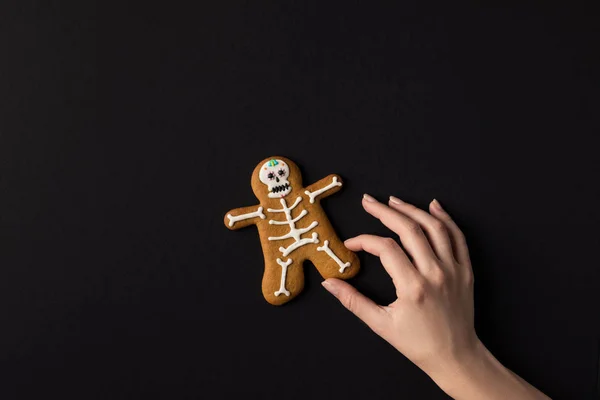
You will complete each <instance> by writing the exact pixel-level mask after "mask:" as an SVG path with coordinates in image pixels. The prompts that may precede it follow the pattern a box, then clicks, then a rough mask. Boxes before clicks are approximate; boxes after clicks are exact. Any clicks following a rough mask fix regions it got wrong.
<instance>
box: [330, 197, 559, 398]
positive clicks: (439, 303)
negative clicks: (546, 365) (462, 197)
mask: <svg viewBox="0 0 600 400" xmlns="http://www.w3.org/2000/svg"><path fill="white" fill-rule="evenodd" d="M362 205H363V207H364V209H365V211H367V212H368V213H369V214H371V215H372V216H374V217H375V218H377V219H379V220H380V221H381V222H382V223H383V224H384V225H385V226H386V227H388V228H389V229H390V231H391V232H392V233H393V234H395V235H397V237H398V239H399V242H400V243H401V245H402V246H401V245H400V243H399V242H398V241H397V240H396V239H395V238H392V237H380V236H374V235H360V236H356V237H354V238H351V239H348V240H347V241H346V242H345V244H346V247H348V248H349V249H350V250H353V251H366V252H368V253H371V254H373V255H375V256H377V257H379V259H380V261H381V264H382V265H383V267H384V268H385V270H386V271H387V273H388V274H389V275H390V277H391V278H392V281H393V283H394V286H395V288H396V295H397V297H398V298H397V299H396V300H395V301H394V302H393V303H391V304H389V305H387V306H382V305H378V304H376V303H374V302H373V301H372V300H371V299H369V298H368V297H366V296H364V295H363V294H362V293H360V292H358V291H357V290H356V289H355V288H354V287H352V286H351V285H350V284H349V283H347V282H345V281H342V280H339V279H334V278H331V279H327V280H325V281H324V282H323V286H324V287H325V288H326V289H327V290H328V291H329V292H330V293H332V294H333V295H334V296H335V297H336V298H337V299H338V300H339V301H340V302H341V303H342V305H344V307H346V308H347V309H348V310H350V311H351V312H352V313H354V314H355V315H356V316H357V317H358V318H360V319H361V320H363V321H364V322H365V323H366V324H367V325H368V326H369V327H370V328H371V329H372V330H373V331H374V332H375V333H376V334H378V335H379V336H381V337H382V338H383V339H385V340H386V341H388V342H389V343H390V344H391V345H392V346H394V347H395V348H396V349H397V350H398V351H400V352H401V353H402V354H404V355H405V356H406V357H407V358H408V359H409V360H411V361H412V362H413V363H414V364H415V365H417V366H418V367H419V368H421V369H422V370H423V371H424V372H425V373H426V374H427V375H429V376H430V377H431V379H433V381H434V382H435V383H436V384H437V385H438V386H439V387H440V388H441V389H442V390H443V391H444V392H446V393H447V394H448V395H449V396H451V397H453V398H454V399H457V400H471V399H473V400H475V399H477V400H482V399H489V400H496V399H498V400H505V399H518V400H520V399H523V400H530V399H531V400H534V399H535V400H538V399H549V397H547V396H546V395H544V394H543V393H542V392H540V391H539V390H537V389H536V388H534V387H533V386H531V385H530V384H529V383H527V382H526V381H525V380H523V379H521V378H520V377H519V376H517V375H516V374H515V373H513V372H512V371H510V370H509V369H507V368H506V367H504V366H503V365H502V364H501V363H500V362H499V361H498V360H496V358H495V357H494V356H493V355H492V354H491V353H490V352H489V351H488V350H487V349H486V348H485V346H484V345H483V344H482V343H481V341H480V340H479V338H478V337H477V334H476V333H475V328H474V323H473V271H472V269H471V261H470V258H469V250H468V248H467V244H466V241H465V237H464V235H463V233H462V232H461V230H460V229H459V228H458V226H457V225H456V223H455V222H454V221H453V220H452V218H451V217H450V215H449V214H448V213H447V212H446V211H444V209H443V208H442V206H441V205H440V203H439V202H438V201H437V200H433V201H432V202H431V204H430V205H429V212H426V211H423V210H421V209H419V208H417V207H415V206H412V205H410V204H408V203H405V202H403V201H402V200H400V199H398V198H396V197H393V196H392V197H390V199H389V201H388V204H383V203H380V202H378V201H377V200H375V199H374V198H373V197H371V196H369V195H367V194H365V195H364V197H363V200H362Z"/></svg>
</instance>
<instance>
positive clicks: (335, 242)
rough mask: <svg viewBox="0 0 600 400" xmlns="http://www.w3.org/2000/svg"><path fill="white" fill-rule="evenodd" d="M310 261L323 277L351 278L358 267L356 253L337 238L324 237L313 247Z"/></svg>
mask: <svg viewBox="0 0 600 400" xmlns="http://www.w3.org/2000/svg"><path fill="white" fill-rule="evenodd" d="M315 250H316V251H315V252H314V253H313V255H312V257H311V261H312V262H313V264H315V267H316V268H317V269H318V270H319V273H320V274H321V275H322V276H323V278H325V279H327V278H340V279H347V278H352V277H353V276H354V275H356V273H357V272H358V270H359V268H360V262H359V260H358V257H357V256H356V254H355V253H354V252H352V251H350V250H348V249H347V248H346V246H344V244H343V243H342V242H341V241H340V240H339V239H338V238H337V237H334V238H332V239H325V240H323V241H322V242H321V243H320V246H317V247H316V248H315Z"/></svg>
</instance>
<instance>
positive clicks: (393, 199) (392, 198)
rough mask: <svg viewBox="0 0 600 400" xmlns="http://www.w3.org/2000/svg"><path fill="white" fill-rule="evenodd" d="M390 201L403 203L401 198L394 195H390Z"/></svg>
mask: <svg viewBox="0 0 600 400" xmlns="http://www.w3.org/2000/svg"><path fill="white" fill-rule="evenodd" d="M390 202H391V203H394V204H399V205H402V204H404V202H403V201H402V200H400V199H399V198H397V197H394V196H390Z"/></svg>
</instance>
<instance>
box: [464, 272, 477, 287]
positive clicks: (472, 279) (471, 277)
mask: <svg viewBox="0 0 600 400" xmlns="http://www.w3.org/2000/svg"><path fill="white" fill-rule="evenodd" d="M474 283H475V275H473V271H471V269H469V270H468V271H467V273H466V274H465V284H466V285H467V287H471V286H473V284H474Z"/></svg>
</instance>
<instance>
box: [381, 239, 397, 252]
mask: <svg viewBox="0 0 600 400" xmlns="http://www.w3.org/2000/svg"><path fill="white" fill-rule="evenodd" d="M383 246H384V247H385V248H386V249H395V248H396V246H398V243H396V241H395V240H394V239H392V238H391V237H386V238H383Z"/></svg>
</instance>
